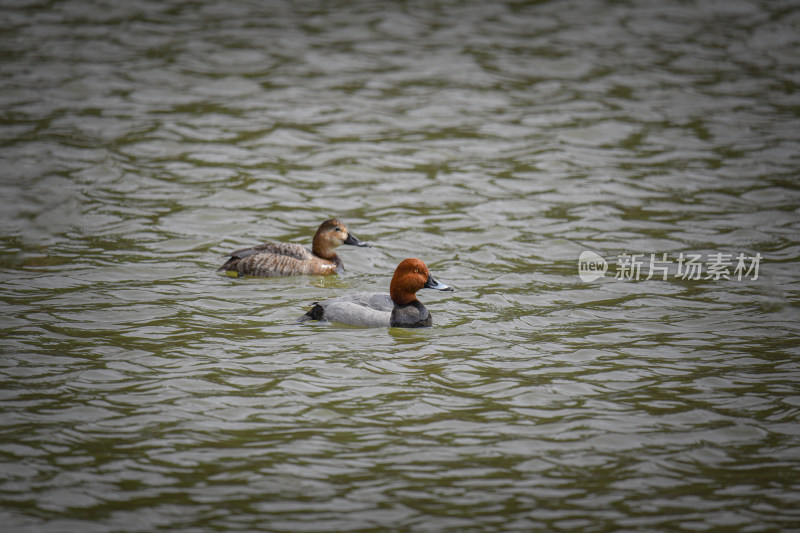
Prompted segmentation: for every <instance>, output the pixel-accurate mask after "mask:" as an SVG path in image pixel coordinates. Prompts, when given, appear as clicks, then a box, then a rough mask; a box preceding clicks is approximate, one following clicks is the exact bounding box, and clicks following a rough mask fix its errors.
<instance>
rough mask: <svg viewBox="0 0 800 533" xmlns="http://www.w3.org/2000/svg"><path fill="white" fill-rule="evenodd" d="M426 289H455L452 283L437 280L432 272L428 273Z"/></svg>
mask: <svg viewBox="0 0 800 533" xmlns="http://www.w3.org/2000/svg"><path fill="white" fill-rule="evenodd" d="M425 288H426V289H436V290H437V291H452V290H455V289H453V287H451V286H450V285H445V284H444V283H442V282H441V281H439V280H437V279H436V278H434V277H433V276H431V275H430V274H428V281H426V282H425Z"/></svg>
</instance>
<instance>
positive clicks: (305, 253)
mask: <svg viewBox="0 0 800 533" xmlns="http://www.w3.org/2000/svg"><path fill="white" fill-rule="evenodd" d="M336 268H337V264H336V263H334V262H332V261H326V260H324V259H322V258H320V257H317V256H315V255H314V254H313V253H311V250H309V249H308V248H306V247H305V246H303V245H302V244H296V243H288V242H267V243H264V244H260V245H258V246H251V247H250V248H242V249H241V250H236V251H235V252H233V253H231V254H230V259H228V261H226V262H225V264H224V265H222V266H221V267H220V269H219V270H220V271H224V272H236V273H237V274H238V275H239V276H259V277H271V276H292V275H295V274H326V273H331V272H335V271H336Z"/></svg>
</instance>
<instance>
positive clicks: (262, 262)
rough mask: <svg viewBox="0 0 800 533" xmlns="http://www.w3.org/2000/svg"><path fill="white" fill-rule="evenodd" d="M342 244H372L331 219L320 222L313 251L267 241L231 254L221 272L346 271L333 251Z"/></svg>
mask: <svg viewBox="0 0 800 533" xmlns="http://www.w3.org/2000/svg"><path fill="white" fill-rule="evenodd" d="M341 244H352V245H354V246H370V245H369V244H367V243H365V242H362V241H360V240H358V238H357V237H356V236H355V235H353V234H352V233H350V231H349V230H348V229H347V226H345V224H344V222H342V221H341V220H339V219H336V218H332V219H330V220H326V221H325V222H323V223H322V224H320V226H319V229H318V230H317V233H315V234H314V240H313V242H312V246H311V250H309V249H308V248H307V247H305V246H303V245H302V244H295V243H288V242H266V243H264V244H259V245H258V246H252V247H250V248H242V249H241V250H236V251H235V252H232V253H230V254H228V255H229V256H230V259H228V260H227V261H226V262H225V264H224V265H222V266H221V267H220V268H219V270H218V272H224V273H225V274H227V275H228V276H234V277H241V276H258V277H274V276H294V275H297V274H320V275H326V274H333V273H336V272H341V271H343V270H344V264H343V263H342V260H341V259H339V256H338V255H336V252H335V251H334V250H335V249H336V248H337V247H338V246H339V245H341Z"/></svg>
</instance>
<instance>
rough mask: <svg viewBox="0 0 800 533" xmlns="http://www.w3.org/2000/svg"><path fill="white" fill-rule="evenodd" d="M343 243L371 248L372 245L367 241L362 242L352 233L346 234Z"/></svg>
mask: <svg viewBox="0 0 800 533" xmlns="http://www.w3.org/2000/svg"><path fill="white" fill-rule="evenodd" d="M344 244H352V245H353V246H363V247H366V248H372V245H371V244H370V243H368V242H364V241H361V240H359V239H358V237H356V236H355V235H353V234H352V233H348V234H347V238H346V239H345V240H344Z"/></svg>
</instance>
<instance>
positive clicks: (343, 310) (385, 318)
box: [302, 293, 394, 327]
mask: <svg viewBox="0 0 800 533" xmlns="http://www.w3.org/2000/svg"><path fill="white" fill-rule="evenodd" d="M393 309H394V302H393V301H392V299H391V298H389V295H388V294H375V293H360V294H353V295H350V296H341V297H339V298H331V299H330V300H325V301H323V302H318V303H316V304H315V305H314V307H313V308H312V309H311V310H310V311H309V312H308V313H306V314H305V315H304V316H303V317H302V319H305V320H329V321H333V322H342V323H344V324H351V325H354V326H367V327H380V326H389V324H390V323H391V319H392V310H393Z"/></svg>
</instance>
